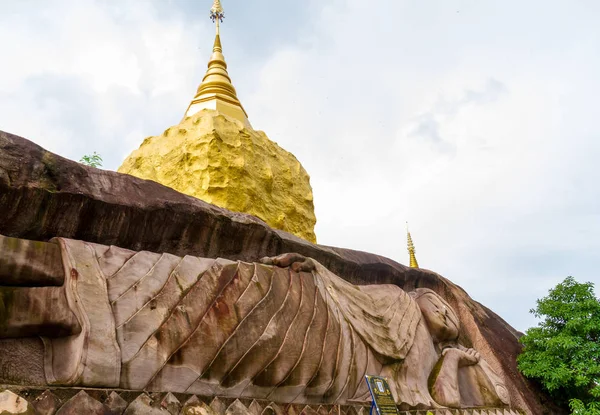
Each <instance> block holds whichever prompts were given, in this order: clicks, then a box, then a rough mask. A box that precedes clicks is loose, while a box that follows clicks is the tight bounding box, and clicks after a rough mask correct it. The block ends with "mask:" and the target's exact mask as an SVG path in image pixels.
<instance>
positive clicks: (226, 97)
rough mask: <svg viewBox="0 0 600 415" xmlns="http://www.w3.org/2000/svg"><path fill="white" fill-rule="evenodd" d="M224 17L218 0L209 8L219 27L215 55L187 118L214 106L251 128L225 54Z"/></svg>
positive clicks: (188, 110)
mask: <svg viewBox="0 0 600 415" xmlns="http://www.w3.org/2000/svg"><path fill="white" fill-rule="evenodd" d="M224 17H225V15H224V13H223V6H221V1H220V0H215V1H214V3H213V6H212V8H211V9H210V18H211V19H212V20H213V22H215V24H216V29H217V33H216V36H215V43H214V45H213V52H212V56H211V57H210V60H209V61H208V70H207V71H206V75H204V78H203V79H202V83H201V84H200V86H199V87H198V91H197V92H196V96H195V97H194V99H193V100H192V102H191V103H190V105H189V106H188V109H187V111H186V112H185V117H191V116H192V115H194V114H196V113H198V112H199V111H201V110H203V109H212V110H216V111H219V112H220V113H222V114H225V115H229V116H230V117H232V118H235V119H236V120H239V121H241V122H243V123H244V124H245V125H246V126H248V127H251V125H250V122H249V121H248V114H247V113H246V110H244V107H243V106H242V103H241V102H240V100H239V99H238V97H237V93H236V91H235V88H234V87H233V84H232V83H231V78H230V77H229V73H227V63H226V62H225V57H224V56H223V48H222V46H221V35H220V23H221V22H222V21H223V18H224Z"/></svg>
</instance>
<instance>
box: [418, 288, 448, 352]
mask: <svg viewBox="0 0 600 415" xmlns="http://www.w3.org/2000/svg"><path fill="white" fill-rule="evenodd" d="M410 294H411V296H412V297H413V298H414V299H415V301H416V302H417V304H418V305H419V308H420V309H421V313H422V314H423V318H424V319H425V322H426V323H427V327H428V328H429V333H430V334H431V336H432V337H433V338H434V339H435V340H436V341H437V342H444V341H450V340H456V339H457V338H458V328H459V320H458V316H457V315H456V314H455V313H454V310H452V307H450V305H449V304H448V303H447V302H446V301H444V299H443V298H442V297H440V296H439V295H437V294H436V292H435V291H433V290H430V289H428V288H417V289H416V290H415V291H413V292H411V293H410Z"/></svg>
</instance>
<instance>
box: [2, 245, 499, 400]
mask: <svg viewBox="0 0 600 415" xmlns="http://www.w3.org/2000/svg"><path fill="white" fill-rule="evenodd" d="M8 241H10V243H8ZM53 242H54V243H51V244H43V245H42V248H40V249H38V250H35V249H30V245H28V244H32V243H33V242H30V241H24V240H14V239H10V238H4V237H0V246H1V247H2V250H0V264H5V263H9V262H11V261H12V262H11V263H13V265H14V264H17V265H14V266H11V267H0V285H4V286H8V285H15V283H14V281H18V280H19V276H20V275H26V272H25V271H23V270H25V268H27V267H25V265H24V264H26V263H27V264H29V268H28V269H29V271H27V272H29V274H27V275H28V277H27V278H28V280H27V281H28V283H27V284H26V285H28V286H27V287H20V288H19V290H21V291H19V293H18V295H17V297H18V298H21V300H19V301H12V300H11V299H15V298H17V297H15V294H14V293H12V291H10V290H14V288H11V289H10V290H9V289H8V288H6V287H5V288H2V295H3V302H2V304H3V305H4V310H3V311H4V312H3V314H4V316H3V317H4V318H3V322H2V323H3V324H2V325H1V326H0V329H1V330H0V336H2V337H4V338H6V337H13V338H15V337H26V336H25V335H27V336H31V335H32V334H37V335H39V336H41V337H42V338H43V342H44V352H43V364H44V372H45V378H46V382H47V383H49V384H60V385H80V386H96V387H120V388H123V389H137V390H142V389H143V390H151V391H163V392H166V391H172V392H185V393H193V394H200V395H206V396H227V397H236V398H237V397H242V398H253V399H265V400H272V401H276V402H288V403H291V402H297V403H309V404H310V403H337V404H343V403H347V402H367V401H368V400H369V394H368V390H367V388H366V384H365V382H364V375H365V374H371V375H383V376H386V377H387V378H388V379H389V381H390V386H391V387H392V389H393V393H394V396H395V398H396V400H397V402H398V403H399V404H404V405H405V406H409V407H428V408H436V407H473V406H502V405H507V404H508V403H509V402H508V394H507V392H506V388H505V387H504V385H503V382H502V379H501V378H500V377H499V376H498V375H497V374H495V373H494V371H493V370H492V369H491V368H490V367H489V365H488V364H487V363H486V362H485V361H484V360H483V359H481V358H480V356H479V355H478V353H477V352H476V351H474V350H472V349H467V348H465V347H463V346H461V345H460V344H458V343H457V338H458V330H459V321H458V317H457V316H456V314H455V313H454V311H453V310H452V308H451V307H450V306H449V305H448V304H447V303H446V302H445V301H444V300H443V299H442V298H441V297H440V296H438V295H437V294H436V293H434V292H433V291H431V290H426V289H417V290H416V291H415V292H411V293H406V292H404V291H403V290H402V289H400V288H399V287H397V286H395V285H365V286H356V285H353V284H350V283H348V282H346V281H345V280H343V279H341V278H340V277H338V276H336V275H335V274H333V273H331V272H330V271H328V270H327V269H326V268H324V267H323V266H322V265H320V264H319V263H317V262H315V261H312V260H310V259H307V258H304V257H300V256H298V255H295V256H289V255H288V256H285V255H284V256H282V257H278V259H276V260H274V261H270V262H271V263H275V264H277V265H266V264H261V263H245V262H234V261H229V260H224V259H216V260H215V259H206V258H197V257H193V256H185V257H183V258H182V257H178V256H174V255H170V254H166V253H165V254H155V253H151V252H145V251H142V252H134V251H130V250H126V249H121V248H117V247H114V246H111V247H109V246H104V245H98V244H92V243H86V242H81V241H74V240H69V239H61V238H57V239H55V240H54V241H53ZM38 244H39V243H38ZM56 246H58V247H59V249H56ZM23 252H29V253H28V254H23ZM40 252H42V253H43V254H40ZM48 252H50V253H48ZM56 255H60V260H57V258H56ZM52 261H54V262H52ZM267 262H269V261H267ZM57 263H58V264H61V263H62V264H61V265H60V266H57V265H56V264H57ZM19 264H21V265H19ZM31 264H38V265H36V266H35V267H34V268H35V269H37V270H39V271H35V270H34V271H31V269H32V267H31ZM48 264H50V265H48ZM20 266H21V268H19V267H20ZM36 272H37V273H38V274H39V275H40V276H42V275H45V276H44V277H43V278H42V277H40V278H38V279H37V281H39V284H37V285H39V286H38V287H32V285H36V284H35V281H36V278H35V275H36ZM8 274H10V275H8ZM30 274H31V275H30ZM32 275H34V276H32ZM61 281H62V284H60V283H61ZM17 285H18V284H17ZM41 286H43V287H41ZM9 292H11V293H10V294H8V293H9ZM9 297H10V299H9ZM23 299H27V300H26V301H25V300H23ZM9 300H10V301H9ZM45 302H46V303H45ZM48 302H49V303H48ZM32 304H33V306H32ZM44 305H46V306H47V307H48V309H50V310H52V313H48V314H44V315H43V318H40V317H39V316H38V317H34V316H32V315H31V310H32V308H31V307H34V308H36V307H37V308H39V309H43V306H44ZM28 318H29V319H30V321H29V323H28V324H23V321H27V319H28ZM25 326H26V330H25V329H24V328H23V327H25ZM49 327H60V328H61V329H60V330H48V328H49Z"/></svg>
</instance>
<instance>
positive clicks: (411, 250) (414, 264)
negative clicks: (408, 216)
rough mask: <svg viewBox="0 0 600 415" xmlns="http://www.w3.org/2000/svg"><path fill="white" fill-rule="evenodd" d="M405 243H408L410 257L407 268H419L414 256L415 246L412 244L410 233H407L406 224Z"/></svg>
mask: <svg viewBox="0 0 600 415" xmlns="http://www.w3.org/2000/svg"><path fill="white" fill-rule="evenodd" d="M406 241H407V243H408V255H409V256H410V265H409V266H410V267H411V268H419V263H418V262H417V257H416V255H415V245H414V244H413V240H412V238H411V236H410V232H409V231H408V222H406Z"/></svg>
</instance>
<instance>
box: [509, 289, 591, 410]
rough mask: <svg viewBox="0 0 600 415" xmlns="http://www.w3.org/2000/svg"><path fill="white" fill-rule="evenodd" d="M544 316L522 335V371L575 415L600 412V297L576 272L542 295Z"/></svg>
mask: <svg viewBox="0 0 600 415" xmlns="http://www.w3.org/2000/svg"><path fill="white" fill-rule="evenodd" d="M531 313H533V314H534V315H535V316H536V317H538V318H540V319H541V322H540V324H539V325H538V327H534V328H530V329H529V330H527V332H526V333H525V335H524V336H523V337H521V343H522V344H523V346H524V348H523V352H522V353H521V355H520V356H519V357H518V359H517V361H518V365H519V369H520V370H521V372H522V373H523V374H524V375H525V376H526V377H528V378H533V379H537V380H538V381H540V383H541V384H542V385H543V387H544V388H545V389H546V390H547V391H548V392H549V393H550V395H551V396H553V397H554V399H555V400H556V401H557V403H559V404H562V405H564V406H567V405H569V406H570V408H571V411H572V413H573V414H576V415H584V414H585V415H600V300H598V298H596V296H595V295H594V284H592V283H590V282H588V283H583V284H581V283H578V282H577V281H575V279H574V278H573V277H567V278H566V279H565V280H564V281H563V282H561V283H560V284H558V285H557V286H556V287H554V288H553V289H551V290H550V292H549V293H548V296H546V297H544V298H542V299H540V300H537V307H536V308H535V309H532V310H531Z"/></svg>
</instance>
